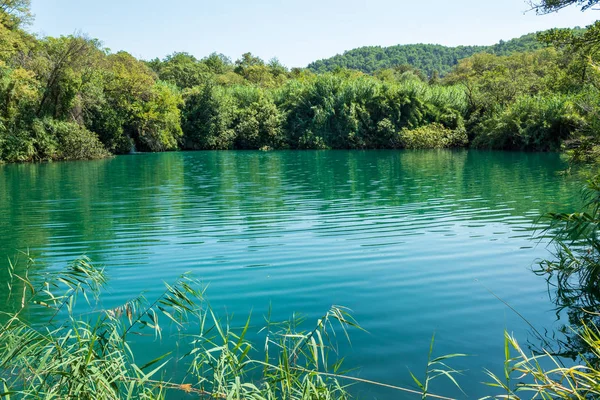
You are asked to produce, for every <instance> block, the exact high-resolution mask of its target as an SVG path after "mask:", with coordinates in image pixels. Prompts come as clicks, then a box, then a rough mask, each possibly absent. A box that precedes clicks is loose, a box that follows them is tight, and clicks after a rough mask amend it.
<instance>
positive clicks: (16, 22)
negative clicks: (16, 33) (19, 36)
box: [0, 0, 33, 30]
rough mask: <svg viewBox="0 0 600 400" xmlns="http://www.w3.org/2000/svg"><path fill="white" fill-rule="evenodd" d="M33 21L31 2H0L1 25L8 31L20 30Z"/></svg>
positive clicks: (20, 0) (16, 0) (10, 0)
mask: <svg viewBox="0 0 600 400" xmlns="http://www.w3.org/2000/svg"><path fill="white" fill-rule="evenodd" d="M32 19H33V14H32V13H31V0H0V23H2V25H4V26H6V27H7V28H8V29H11V30H14V29H18V28H20V27H21V26H23V25H27V24H29V23H30V22H31V20H32Z"/></svg>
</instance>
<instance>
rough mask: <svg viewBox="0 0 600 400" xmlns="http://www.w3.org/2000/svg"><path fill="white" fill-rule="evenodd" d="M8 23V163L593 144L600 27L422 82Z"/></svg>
mask: <svg viewBox="0 0 600 400" xmlns="http://www.w3.org/2000/svg"><path fill="white" fill-rule="evenodd" d="M0 17H1V18H0V161H4V162H24V161H41V160H76V159H92V158H100V157H106V156H108V155H110V154H121V153H127V152H130V151H132V150H134V149H135V150H137V151H152V152H156V151H169V150H178V149H193V150H200V149H328V148H335V149H366V148H373V149H380V148H388V149H395V148H416V147H457V146H475V147H480V148H494V149H514V150H538V151H539V150H542V151H545V150H557V149H559V148H560V147H561V146H562V145H563V144H565V143H567V144H570V146H571V147H573V146H572V145H573V143H576V145H575V148H582V147H583V146H582V145H581V144H582V143H585V146H587V147H586V148H587V149H593V148H594V146H595V145H594V143H595V136H596V134H595V132H596V130H595V129H594V127H595V126H597V122H596V121H597V111H598V104H600V102H599V101H598V99H599V97H598V96H599V94H598V76H597V72H596V67H595V64H594V59H595V53H594V51H592V50H590V48H589V46H583V45H578V44H577V43H575V42H577V41H581V40H584V39H585V38H589V36H590V35H593V34H594V33H595V32H596V29H595V28H594V27H590V29H588V30H587V31H586V32H585V33H582V32H580V31H573V30H563V31H550V32H546V33H544V34H542V35H539V37H538V38H542V39H543V41H544V43H546V44H552V45H553V46H550V47H548V48H544V49H539V50H535V51H527V52H514V51H516V50H530V49H534V48H538V47H542V45H541V44H540V43H538V42H537V40H536V39H535V38H534V36H533V35H528V36H526V37H524V38H521V39H518V40H515V41H511V42H506V43H502V44H498V45H496V46H495V47H494V48H493V49H490V51H492V52H493V53H496V54H490V53H478V54H475V55H473V56H471V57H468V58H465V59H462V60H460V61H459V62H458V64H457V65H456V66H455V67H454V69H452V71H450V72H449V73H448V74H447V76H445V77H444V78H443V79H440V78H439V77H437V76H433V77H432V78H431V79H429V80H428V79H427V77H426V75H425V73H424V72H422V71H420V70H418V69H416V68H414V67H406V66H400V67H396V68H391V69H378V70H377V71H375V72H374V73H373V74H371V75H369V74H365V73H363V72H360V71H355V70H350V69H337V70H336V71H335V72H327V73H322V74H315V73H313V72H311V71H310V70H300V69H293V70H291V71H290V70H288V69H287V68H285V67H284V66H283V65H281V64H280V63H279V62H278V61H277V60H276V59H274V60H271V61H270V62H268V63H266V62H264V61H263V60H261V59H260V58H258V57H255V56H253V55H252V54H250V53H246V54H244V55H243V56H242V58H241V59H239V60H237V61H236V62H235V63H234V62H232V61H231V60H229V59H228V58H227V57H225V56H223V55H220V54H212V55H210V56H208V57H206V58H204V59H201V60H198V59H196V58H195V57H193V56H191V55H189V54H186V53H174V54H172V55H170V56H168V57H166V58H165V59H163V60H159V59H155V60H152V61H149V62H144V61H140V60H137V59H136V58H134V57H133V56H131V55H130V54H128V53H126V52H118V53H114V54H113V53H110V52H109V51H107V50H106V49H104V48H103V47H102V45H101V43H100V42H99V41H98V40H95V39H90V38H87V37H84V36H64V37H59V38H52V37H46V38H37V37H34V36H32V35H30V34H29V33H27V31H26V30H25V29H24V28H25V27H27V23H28V22H29V21H30V20H31V14H30V11H29V1H28V0H10V1H4V2H2V3H0ZM416 48H419V47H418V46H417V47H415V49H416ZM461 51H462V50H461ZM513 52H514V53H513ZM442 53H443V52H442ZM442 53H440V54H442ZM467 53H469V51H467V52H466V53H465V54H464V55H465V56H467V55H469V54H467ZM502 54H507V55H502ZM444 57H445V56H444ZM451 58H453V59H454V60H455V61H456V59H457V58H459V57H458V56H456V55H454V56H451ZM428 60H430V61H431V62H432V63H436V62H437V61H433V60H434V58H432V57H429V58H428ZM366 65H367V64H364V65H363V67H365V66H366ZM365 68H366V67H365ZM370 68H371V67H368V68H367V69H370ZM373 68H375V67H373ZM425 68H429V67H425ZM363 69H364V68H363ZM590 152H592V151H591V150H590V151H587V150H586V151H585V152H584V153H585V154H583V155H581V157H584V158H585V157H586V156H587V154H589V153H590Z"/></svg>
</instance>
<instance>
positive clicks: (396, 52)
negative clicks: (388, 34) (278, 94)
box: [308, 28, 582, 76]
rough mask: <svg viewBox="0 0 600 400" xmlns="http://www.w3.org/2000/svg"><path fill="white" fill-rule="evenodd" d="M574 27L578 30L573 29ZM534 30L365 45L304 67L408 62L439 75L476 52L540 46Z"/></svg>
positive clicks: (367, 68)
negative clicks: (484, 41)
mask: <svg viewBox="0 0 600 400" xmlns="http://www.w3.org/2000/svg"><path fill="white" fill-rule="evenodd" d="M574 30H576V31H579V30H582V29H580V28H574ZM543 46H544V45H543V44H542V43H540V42H538V40H537V38H536V34H535V33H530V34H528V35H524V36H521V37H520V38H516V39H512V40H509V41H506V42H505V41H500V43H497V44H495V45H492V46H458V47H447V46H442V45H439V44H408V45H397V46H390V47H381V46H366V47H360V48H357V49H354V50H349V51H346V52H345V53H344V54H338V55H336V56H334V57H331V58H327V59H323V60H318V61H315V62H313V63H311V64H310V65H309V66H308V68H309V69H310V70H312V71H313V72H331V71H334V70H335V69H337V68H349V69H356V70H359V71H363V72H366V73H373V72H375V71H377V70H379V69H383V68H393V67H395V66H399V65H410V66H413V67H415V68H418V69H420V70H421V71H423V72H425V73H426V74H427V75H429V76H431V75H432V74H433V72H434V71H437V72H438V74H440V75H445V74H447V73H449V72H450V71H451V70H452V68H453V67H454V66H455V65H456V64H458V61H459V60H462V59H464V58H467V57H470V56H472V55H473V54H476V53H483V52H487V53H491V54H495V55H500V56H502V55H510V54H512V53H516V52H525V51H531V50H536V49H539V48H542V47H543Z"/></svg>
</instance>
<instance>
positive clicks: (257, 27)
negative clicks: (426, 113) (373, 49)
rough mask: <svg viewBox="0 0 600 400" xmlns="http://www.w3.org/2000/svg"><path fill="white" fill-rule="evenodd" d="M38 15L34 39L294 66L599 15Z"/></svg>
mask: <svg viewBox="0 0 600 400" xmlns="http://www.w3.org/2000/svg"><path fill="white" fill-rule="evenodd" d="M32 8H33V12H34V13H35V14H36V18H35V23H34V24H33V26H32V27H31V30H32V31H33V32H36V33H40V34H43V35H50V36H58V35H63V34H72V33H74V32H83V33H86V34H88V35H89V36H91V37H94V38H98V39H100V40H101V41H102V42H103V43H104V45H105V46H106V47H108V48H110V49H111V50H112V51H118V50H125V51H128V52H129V53H131V54H133V55H135V56H136V57H140V58H144V59H151V58H154V57H161V58H162V57H164V56H165V55H167V54H170V53H172V52H174V51H185V52H188V53H191V54H193V55H195V56H196V57H198V58H202V57H204V56H206V55H208V54H210V53H212V52H214V51H216V52H219V53H223V54H225V55H227V56H229V57H231V58H232V59H233V60H235V59H236V58H238V57H239V56H240V55H241V54H242V53H244V52H247V51H250V52H252V53H253V54H256V55H258V56H260V57H261V58H263V59H265V60H269V59H271V58H272V57H277V58H279V60H280V61H281V62H282V63H283V64H285V65H287V66H288V67H304V66H306V65H307V64H308V63H309V62H311V61H314V60H317V59H320V58H327V57H330V56H333V55H335V54H338V53H342V52H343V51H344V50H350V49H353V48H356V47H360V46H366V45H381V46H390V45H395V44H410V43H439V44H443V45H450V46H455V45H461V44H463V45H468V44H494V43H496V42H498V41H499V40H500V39H504V40H508V39H511V38H514V37H518V36H521V35H523V34H526V33H529V32H535V31H539V30H543V29H547V28H552V27H572V26H585V25H589V24H591V23H592V22H593V21H595V20H596V19H598V18H600V11H588V12H585V13H582V12H580V11H579V10H578V9H577V8H570V9H566V10H563V11H561V12H560V13H557V14H552V15H546V16H537V15H535V13H533V12H525V11H527V9H528V8H529V7H528V5H527V4H526V2H525V0H496V1H492V0H458V1H457V0H455V1H449V0H429V1H423V0H421V1H415V0H413V1H406V0H368V1H366V0H302V1H295V0H211V1H205V0H171V1H164V0H160V1H159V0H101V1H98V0H95V1H92V0H32Z"/></svg>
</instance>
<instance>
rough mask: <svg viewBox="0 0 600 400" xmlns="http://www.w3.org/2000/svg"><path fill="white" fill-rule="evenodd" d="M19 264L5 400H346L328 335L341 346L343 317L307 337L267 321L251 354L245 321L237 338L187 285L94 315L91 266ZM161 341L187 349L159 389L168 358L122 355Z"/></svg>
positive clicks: (97, 287)
mask: <svg viewBox="0 0 600 400" xmlns="http://www.w3.org/2000/svg"><path fill="white" fill-rule="evenodd" d="M26 256H27V265H26V266H25V268H23V267H22V266H18V265H16V264H13V263H10V265H9V276H10V279H9V282H7V284H8V290H9V291H10V292H11V293H12V294H13V295H14V296H19V301H18V304H19V305H17V306H16V309H15V310H13V311H11V312H7V313H5V314H4V315H3V316H2V320H3V321H4V323H3V324H2V325H1V326H0V365H1V366H2V369H1V370H0V395H1V396H3V397H4V396H6V397H8V398H10V396H15V397H19V398H36V399H53V398H78V399H130V398H142V399H144V398H147V399H157V398H158V399H160V398H165V397H166V395H167V394H168V393H172V394H180V395H184V394H186V393H187V394H193V395H195V396H200V397H210V398H252V399H290V400H293V399H307V400H308V399H324V400H326V399H346V398H348V397H349V396H348V394H347V392H346V389H345V387H344V386H342V385H341V384H340V383H339V381H338V379H339V378H344V377H343V376H338V375H337V373H338V370H339V368H340V365H341V362H335V363H331V361H330V360H331V359H333V357H331V355H332V354H333V351H334V350H335V342H333V341H332V339H333V338H334V337H335V332H336V331H337V333H340V332H343V334H344V335H345V336H346V337H348V333H347V329H348V328H353V327H354V328H359V326H358V325H357V323H356V321H355V320H354V318H353V317H352V316H351V315H350V313H349V310H347V309H346V308H344V307H339V306H332V308H331V309H330V310H329V311H328V312H326V313H325V314H324V315H323V316H322V317H321V318H319V319H318V320H317V321H316V323H315V324H314V325H313V327H312V328H310V329H303V328H301V327H302V326H303V325H304V324H303V320H302V319H301V318H299V317H297V318H295V319H293V320H291V321H289V322H284V323H275V322H272V321H267V326H266V327H265V328H263V329H261V330H260V333H261V334H262V335H264V336H265V341H264V352H258V351H257V347H256V346H255V345H254V344H253V343H250V342H249V341H248V340H247V339H246V336H247V335H248V334H249V332H250V330H251V329H252V328H251V319H250V318H248V320H247V321H246V323H245V325H243V326H242V327H240V328H234V327H232V326H231V324H230V323H229V321H222V320H221V319H220V318H219V317H218V316H216V315H215V313H214V311H213V310H212V308H211V307H210V305H209V304H208V303H207V302H206V301H205V300H204V292H203V290H202V289H201V288H200V285H199V283H198V281H196V280H194V279H193V278H191V277H190V276H188V275H183V276H182V277H180V278H179V279H178V280H177V281H176V282H175V283H174V284H172V285H169V284H165V291H164V292H163V294H162V295H160V296H159V297H158V298H156V299H154V300H153V301H149V300H147V299H146V298H145V297H144V296H139V297H137V298H135V299H132V300H131V301H129V302H127V303H125V304H123V305H121V306H118V307H115V308H111V309H106V310H97V309H95V306H94V304H93V303H92V301H94V300H95V302H99V298H100V294H101V291H102V289H103V287H104V285H105V283H106V281H107V279H106V276H105V274H104V272H103V271H102V270H100V269H98V268H96V267H94V266H93V265H92V264H91V262H90V260H88V259H87V258H82V259H79V260H76V261H75V262H73V263H71V264H69V265H68V266H67V268H65V269H64V270H62V271H58V272H57V271H55V272H52V273H37V272H36V270H37V268H35V266H36V263H35V261H34V260H33V259H31V258H30V257H29V256H28V255H26ZM84 300H85V303H84V306H82V305H81V303H82V301H84ZM82 309H83V312H82V313H78V312H77V311H76V310H82ZM36 311H38V312H42V313H45V314H46V315H47V316H48V317H47V318H48V321H47V323H46V324H43V325H40V326H31V325H29V324H28V322H27V317H26V316H27V313H29V312H36ZM165 325H166V326H165ZM163 327H170V328H171V329H163ZM359 329H360V328H359ZM169 332H173V336H176V337H177V338H178V341H179V343H180V345H182V346H183V347H182V348H186V349H189V351H187V353H185V354H183V355H182V356H181V357H178V362H179V363H182V362H183V363H185V364H186V365H187V366H188V374H187V376H186V378H185V379H184V381H183V382H182V383H180V384H174V383H170V382H168V381H162V380H161V377H162V376H164V375H165V374H166V373H167V372H168V370H169V365H170V361H171V359H172V357H171V354H170V353H167V354H164V355H162V356H159V357H157V358H155V359H154V360H152V361H150V362H147V363H146V364H144V365H140V364H138V363H137V362H136V360H135V353H134V352H133V351H132V348H131V347H130V345H131V343H132V340H133V338H135V337H138V336H139V335H148V334H149V335H153V336H155V337H156V338H157V339H158V338H161V337H162V335H165V334H169ZM192 332H194V333H193V334H192ZM257 356H258V357H257Z"/></svg>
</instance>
